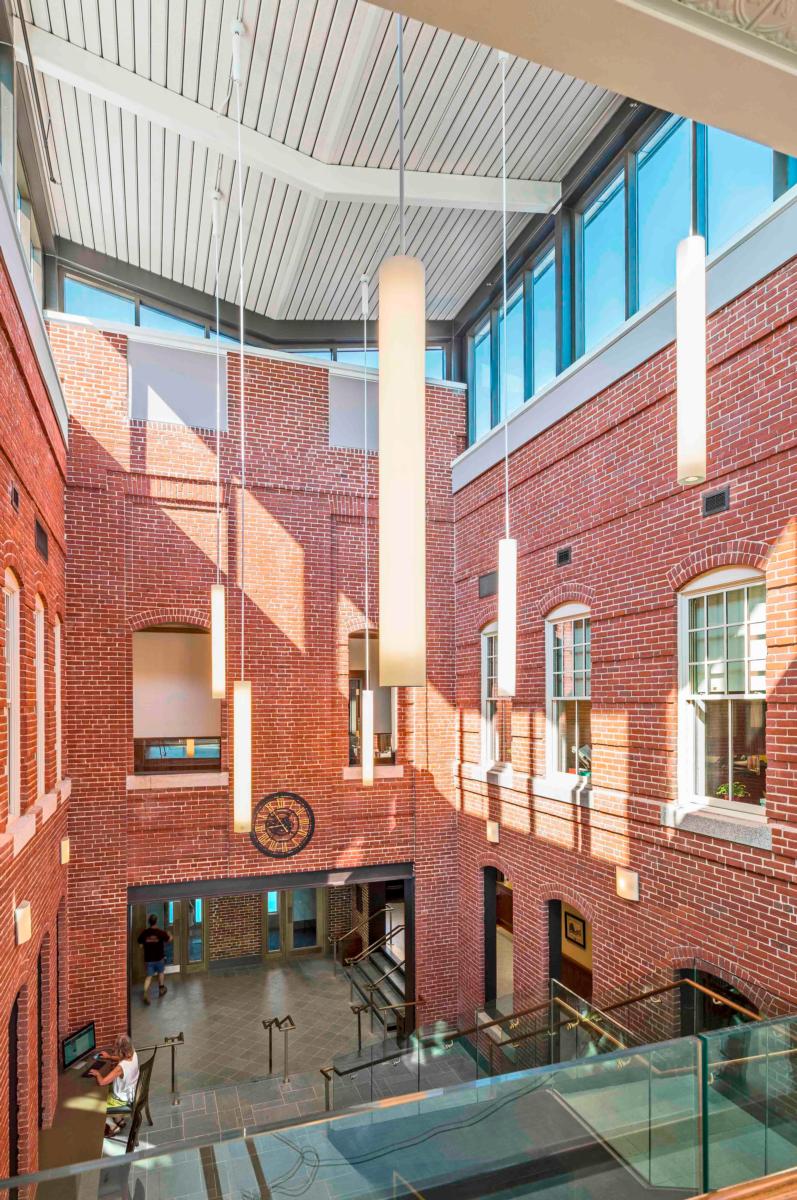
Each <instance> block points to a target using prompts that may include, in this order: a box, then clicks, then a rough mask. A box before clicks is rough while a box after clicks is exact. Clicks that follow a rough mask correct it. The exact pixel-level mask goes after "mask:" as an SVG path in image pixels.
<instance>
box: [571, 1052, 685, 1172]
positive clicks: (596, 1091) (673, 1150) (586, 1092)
mask: <svg viewBox="0 0 797 1200" xmlns="http://www.w3.org/2000/svg"><path fill="white" fill-rule="evenodd" d="M698 1064H699V1052H698V1043H697V1041H696V1040H694V1039H691V1038H688V1039H681V1040H679V1041H676V1042H669V1043H667V1044H665V1045H659V1046H648V1047H643V1048H634V1049H631V1050H629V1051H628V1052H625V1051H613V1052H611V1053H608V1054H604V1055H600V1056H598V1057H595V1058H593V1059H591V1060H587V1061H582V1062H578V1063H568V1064H565V1065H563V1066H562V1067H561V1068H560V1070H559V1071H557V1072H556V1074H555V1075H554V1076H553V1085H552V1086H553V1087H554V1088H555V1090H556V1092H557V1094H558V1096H559V1097H560V1099H561V1100H562V1101H563V1102H564V1103H565V1104H567V1106H568V1107H569V1108H570V1109H571V1110H572V1111H573V1112H574V1113H576V1114H577V1115H578V1116H579V1117H580V1118H581V1120H582V1122H583V1124H584V1127H585V1128H586V1129H588V1130H589V1131H590V1134H591V1135H592V1136H594V1137H596V1138H597V1139H598V1140H599V1142H600V1144H601V1145H603V1146H606V1147H609V1148H610V1149H611V1152H612V1154H613V1155H614V1156H615V1157H616V1158H617V1159H618V1160H619V1161H620V1162H621V1163H622V1164H624V1166H625V1168H626V1170H627V1171H628V1172H629V1173H630V1174H631V1175H632V1176H634V1177H636V1178H637V1179H641V1180H643V1181H644V1183H646V1184H648V1185H651V1186H654V1187H668V1188H679V1189H684V1190H685V1191H687V1192H689V1191H692V1192H697V1191H699V1190H700V1186H699V1185H700V1171H701V1160H700V1156H699V1153H698V1150H699V1136H698V1131H699V1125H698V1114H699V1111H700V1110H699V1102H700V1088H699V1074H698ZM607 1194H609V1193H607ZM618 1194H619V1193H618Z"/></svg>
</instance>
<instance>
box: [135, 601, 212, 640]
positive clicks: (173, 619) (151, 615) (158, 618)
mask: <svg viewBox="0 0 797 1200" xmlns="http://www.w3.org/2000/svg"><path fill="white" fill-rule="evenodd" d="M151 625H196V626H198V627H199V628H200V629H205V630H207V629H209V628H210V605H208V607H207V608H193V607H191V606H190V605H188V604H180V603H174V604H169V605H164V606H163V607H162V608H147V609H144V611H143V612H140V613H136V614H135V616H132V617H128V618H127V628H128V629H129V630H130V632H131V633H135V632H136V630H139V629H148V628H149V627H150V626H151Z"/></svg>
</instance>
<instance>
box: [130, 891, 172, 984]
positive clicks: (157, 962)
mask: <svg viewBox="0 0 797 1200" xmlns="http://www.w3.org/2000/svg"><path fill="white" fill-rule="evenodd" d="M171 940H172V935H171V934H170V933H167V932H166V930H165V929H161V928H160V926H159V925H158V918H157V917H156V916H155V913H150V914H149V918H148V921H147V928H146V929H142V930H141V933H140V934H139V935H138V944H139V946H143V947H144V966H145V968H146V972H147V973H146V976H145V978H144V1003H145V1004H149V1003H150V998H149V985H150V984H151V983H152V980H153V979H154V978H155V976H156V975H157V976H158V995H159V996H165V995H166V984H165V983H164V982H163V979H164V973H165V971H166V946H167V945H168V944H169V942H170V941H171Z"/></svg>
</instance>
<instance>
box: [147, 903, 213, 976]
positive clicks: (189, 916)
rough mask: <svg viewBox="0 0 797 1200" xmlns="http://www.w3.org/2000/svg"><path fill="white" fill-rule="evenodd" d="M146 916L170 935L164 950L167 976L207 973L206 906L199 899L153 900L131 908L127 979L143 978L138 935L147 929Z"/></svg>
mask: <svg viewBox="0 0 797 1200" xmlns="http://www.w3.org/2000/svg"><path fill="white" fill-rule="evenodd" d="M150 914H154V916H156V917H157V919H158V920H157V923H158V926H159V927H160V928H161V929H165V930H166V932H167V933H170V934H171V935H172V940H171V941H170V942H168V943H167V944H166V946H165V958H166V974H167V975H173V974H188V973H190V972H193V971H204V970H206V969H207V936H206V932H207V929H206V902H205V901H204V900H203V899H202V898H201V897H199V896H198V897H196V899H193V900H154V901H150V903H149V904H146V905H144V904H134V905H133V913H132V921H131V923H130V960H131V972H130V975H131V978H132V980H133V982H134V983H140V982H141V981H142V980H143V978H144V951H143V949H142V947H141V946H139V944H138V935H139V934H140V933H141V932H142V930H144V929H145V928H146V927H147V924H148V921H149V917H150Z"/></svg>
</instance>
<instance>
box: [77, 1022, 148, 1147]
mask: <svg viewBox="0 0 797 1200" xmlns="http://www.w3.org/2000/svg"><path fill="white" fill-rule="evenodd" d="M97 1057H98V1058H99V1059H100V1060H101V1061H102V1063H103V1067H102V1068H99V1067H95V1068H94V1070H92V1071H90V1072H89V1074H90V1075H93V1076H94V1078H95V1079H96V1080H97V1083H99V1084H100V1085H101V1086H104V1085H105V1084H110V1085H111V1090H110V1092H109V1093H108V1102H107V1112H108V1117H109V1121H108V1123H107V1124H106V1126H105V1136H106V1137H113V1136H114V1135H115V1134H117V1133H118V1132H119V1130H120V1129H121V1128H122V1125H123V1124H124V1120H123V1119H120V1115H119V1114H121V1113H122V1112H124V1113H128V1112H132V1109H133V1104H134V1103H135V1099H136V1085H137V1084H138V1074H139V1071H138V1055H137V1054H136V1052H135V1050H134V1048H133V1043H132V1041H131V1040H130V1038H129V1037H128V1036H127V1034H126V1033H122V1034H120V1035H119V1037H118V1038H117V1039H116V1044H115V1046H114V1048H113V1051H112V1052H111V1053H109V1052H108V1051H106V1050H101V1051H100V1053H99V1055H98V1056H97ZM114 1110H116V1113H114Z"/></svg>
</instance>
